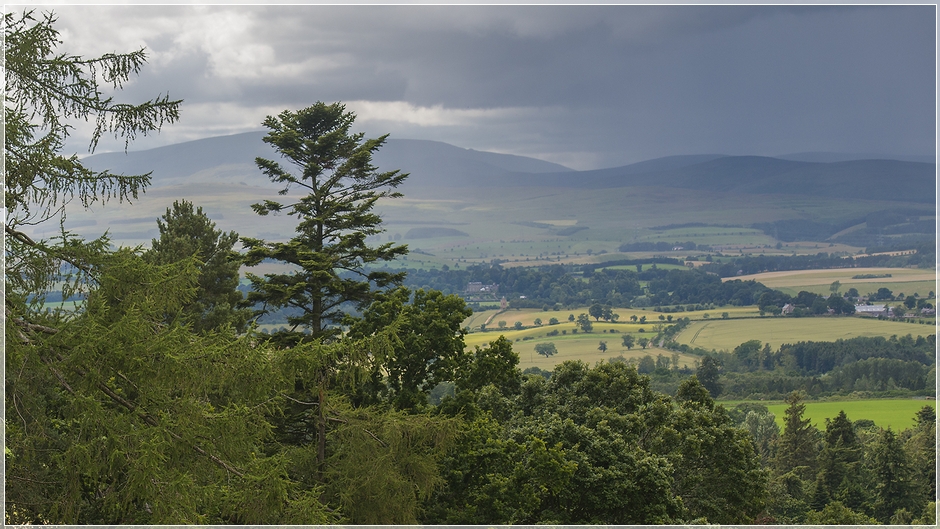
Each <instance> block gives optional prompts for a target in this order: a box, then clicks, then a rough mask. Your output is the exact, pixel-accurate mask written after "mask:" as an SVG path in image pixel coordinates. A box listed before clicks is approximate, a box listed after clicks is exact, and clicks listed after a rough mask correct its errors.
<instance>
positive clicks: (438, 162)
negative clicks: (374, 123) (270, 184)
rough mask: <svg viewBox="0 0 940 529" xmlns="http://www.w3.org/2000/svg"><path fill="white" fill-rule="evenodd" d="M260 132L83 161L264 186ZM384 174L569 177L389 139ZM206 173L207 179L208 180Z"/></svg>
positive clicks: (431, 179)
mask: <svg viewBox="0 0 940 529" xmlns="http://www.w3.org/2000/svg"><path fill="white" fill-rule="evenodd" d="M265 134H266V133H265V132H264V131H258V132H245V133H242V134H234V135H231V136H218V137H214V138H206V139H201V140H195V141H189V142H185V143H179V144H175V145H167V146H165V147H158V148H156V149H149V150H146V151H129V152H127V153H124V152H117V153H103V154H96V155H93V156H89V157H87V158H85V160H84V161H85V163H86V164H87V165H88V166H89V167H91V168H93V169H97V170H104V169H108V170H110V171H111V172H114V173H124V174H136V173H141V172H147V171H153V176H152V178H153V185H154V186H158V187H159V186H165V185H171V184H174V183H180V182H181V181H183V180H185V181H187V182H192V181H193V176H194V175H197V176H196V179H199V178H200V176H199V175H200V173H204V174H202V175H201V177H202V178H212V177H213V176H215V177H216V178H226V177H235V176H237V177H238V181H241V182H246V181H247V182H248V183H256V184H258V183H260V184H263V183H264V182H267V178H266V177H265V176H264V175H262V174H261V172H260V171H259V170H258V169H257V167H256V166H255V158H257V157H263V158H272V159H273V158H276V157H277V156H278V155H277V153H276V152H275V150H274V149H273V148H272V147H271V146H270V145H268V144H266V143H264V142H263V141H262V138H263V137H264V135H265ZM373 161H374V163H375V164H376V166H378V167H380V168H381V169H383V170H392V169H400V170H402V171H404V172H407V173H410V174H411V176H410V177H409V179H408V183H409V184H410V185H413V186H442V185H443V186H454V185H460V184H461V182H463V181H468V182H471V181H474V180H475V179H479V178H484V179H489V178H494V179H499V178H503V177H505V176H506V175H509V174H512V173H514V172H520V173H526V174H539V173H548V172H562V171H565V172H570V171H572V169H570V168H568V167H565V166H563V165H559V164H555V163H551V162H546V161H543V160H537V159H535V158H527V157H525V156H515V155H511V154H499V153H493V152H485V151H474V150H473V149H463V148H460V147H455V146H453V145H449V144H447V143H443V142H439V141H429V140H408V139H389V140H388V141H387V142H386V144H385V145H384V146H383V147H382V148H381V149H379V151H378V152H377V153H376V155H375V157H374V159H373ZM210 173H211V174H210Z"/></svg>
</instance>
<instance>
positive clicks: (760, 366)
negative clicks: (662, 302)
mask: <svg viewBox="0 0 940 529" xmlns="http://www.w3.org/2000/svg"><path fill="white" fill-rule="evenodd" d="M666 346H667V347H668V348H670V349H674V350H676V351H681V352H684V353H687V354H697V355H701V356H702V358H703V360H702V362H701V364H702V366H704V365H706V364H708V365H709V366H711V369H710V370H709V373H708V375H704V374H703V373H702V372H701V368H700V371H699V379H700V380H701V381H702V384H703V385H705V386H706V387H708V388H709V390H710V391H712V395H713V396H719V395H721V396H725V397H734V398H763V399H779V398H782V397H783V396H785V395H786V394H788V393H790V392H792V391H803V392H805V393H807V394H809V395H811V396H814V397H817V396H825V395H833V394H841V395H847V394H851V393H854V392H868V393H886V392H887V393H890V392H893V393H894V394H907V395H932V394H933V391H932V390H933V381H934V380H935V378H936V362H935V357H934V351H935V348H936V335H929V336H927V337H923V336H918V337H917V338H912V337H911V336H910V335H907V336H902V337H900V338H898V337H897V336H892V337H891V338H884V337H880V336H879V337H871V338H867V337H858V338H851V339H847V340H836V341H834V342H797V343H795V344H783V345H781V346H780V347H779V348H777V349H776V350H774V349H772V348H771V347H770V344H766V343H764V344H762V343H761V342H760V341H759V340H749V341H746V342H744V343H742V344H740V345H738V346H737V347H735V348H734V350H733V351H731V352H727V351H718V352H716V351H706V350H704V349H701V348H693V347H690V346H688V345H685V344H676V343H675V342H674V341H669V340H667V342H666Z"/></svg>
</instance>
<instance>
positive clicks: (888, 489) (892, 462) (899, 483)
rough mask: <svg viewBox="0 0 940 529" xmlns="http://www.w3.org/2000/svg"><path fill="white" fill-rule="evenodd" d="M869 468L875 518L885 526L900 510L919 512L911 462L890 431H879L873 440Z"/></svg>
mask: <svg viewBox="0 0 940 529" xmlns="http://www.w3.org/2000/svg"><path fill="white" fill-rule="evenodd" d="M868 466H869V468H870V470H871V472H872V475H873V477H874V483H873V485H874V487H873V489H874V497H875V501H874V510H875V518H877V519H878V520H879V521H880V522H882V523H888V522H889V521H890V520H891V517H892V516H893V515H894V514H895V513H896V512H897V511H898V510H900V509H908V510H916V511H917V512H920V510H921V509H922V508H923V507H922V503H925V502H922V501H921V498H919V497H918V495H917V494H916V493H915V492H916V490H915V484H914V481H913V479H912V478H913V477H914V475H913V474H914V472H913V469H912V468H911V464H910V460H909V458H908V456H907V453H906V452H905V451H904V446H903V444H902V443H901V440H900V439H898V437H897V436H896V435H895V434H894V432H893V431H891V428H888V429H887V430H882V431H881V433H880V434H879V436H878V438H877V439H876V440H875V443H874V446H873V447H872V450H871V454H870V455H869V458H868ZM918 507H920V508H918Z"/></svg>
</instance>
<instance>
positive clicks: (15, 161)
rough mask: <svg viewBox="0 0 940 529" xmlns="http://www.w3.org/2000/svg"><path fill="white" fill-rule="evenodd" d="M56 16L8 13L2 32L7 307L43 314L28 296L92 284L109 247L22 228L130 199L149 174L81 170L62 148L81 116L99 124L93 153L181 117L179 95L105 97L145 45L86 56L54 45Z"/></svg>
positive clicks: (139, 62)
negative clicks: (132, 99) (135, 100)
mask: <svg viewBox="0 0 940 529" xmlns="http://www.w3.org/2000/svg"><path fill="white" fill-rule="evenodd" d="M55 21H56V19H55V16H54V15H53V14H52V13H43V14H37V13H36V12H34V11H25V12H23V13H21V14H15V13H6V14H4V16H3V27H4V30H3V32H4V33H3V36H4V64H3V66H4V74H5V76H4V80H5V86H4V144H3V147H4V152H3V158H4V168H3V170H4V206H5V207H6V218H5V222H4V235H5V239H4V250H5V255H6V262H5V270H4V272H5V276H4V277H5V287H6V291H5V294H6V300H7V303H6V308H5V310H6V313H7V315H8V316H10V315H15V316H16V317H24V318H27V319H31V318H38V317H40V316H38V314H39V313H41V312H44V311H35V310H31V309H30V308H29V307H28V305H27V303H26V302H27V300H34V301H41V300H42V299H43V296H44V294H45V293H46V292H47V291H48V290H49V289H50V288H51V287H52V286H53V285H56V284H59V283H62V282H64V283H65V285H64V287H63V294H64V297H66V298H67V297H68V296H69V295H70V294H71V293H73V291H74V290H76V289H79V290H83V289H85V288H86V287H87V283H88V281H93V279H92V276H93V270H94V268H95V266H96V256H99V255H101V254H102V253H103V252H104V251H105V250H106V249H107V248H108V240H107V238H106V237H101V238H98V239H96V240H93V241H85V240H83V239H82V238H80V237H77V236H75V235H74V234H72V233H69V232H67V231H65V230H64V228H63V229H62V231H61V232H60V233H59V235H58V236H56V237H54V238H53V239H51V240H34V239H33V238H31V237H30V236H29V235H28V234H27V233H26V227H28V226H35V225H37V224H42V223H45V222H47V221H51V222H58V223H59V224H60V226H61V225H64V222H65V212H66V211H65V206H66V205H67V204H69V203H71V202H73V201H74V202H77V203H78V204H80V205H81V206H84V207H87V206H89V205H91V204H93V203H104V202H106V201H107V200H109V199H117V200H121V201H123V200H131V199H136V198H137V196H138V194H139V193H141V192H142V191H143V190H144V188H145V187H146V186H147V185H148V184H149V182H150V177H149V174H143V175H116V174H112V173H110V172H108V171H104V172H95V171H92V170H91V169H88V168H87V167H85V166H84V165H83V164H82V162H81V160H79V158H78V155H77V154H73V155H66V154H63V153H62V152H61V150H62V149H63V148H64V146H65V143H66V140H67V139H68V137H69V135H70V133H71V131H72V129H73V128H74V124H75V122H81V121H93V122H94V128H93V130H92V138H91V142H90V144H89V151H91V152H94V149H95V148H96V146H97V144H98V140H99V139H100V138H101V137H102V136H103V135H106V134H114V135H115V137H118V138H124V139H125V140H126V141H127V142H130V141H132V140H133V139H134V138H135V137H136V136H137V135H147V134H151V133H154V132H157V131H159V130H160V128H161V126H162V125H163V124H165V123H173V122H175V121H176V120H177V119H179V106H180V103H181V101H179V100H171V99H170V98H169V96H159V97H156V98H154V99H152V100H149V101H145V102H143V103H139V104H128V103H121V102H118V101H115V100H114V98H113V97H105V95H104V94H103V93H102V90H103V87H101V86H100V85H99V82H101V81H103V82H104V83H105V84H107V85H111V87H113V88H115V89H117V88H121V87H122V86H123V84H124V83H125V82H128V81H129V80H130V79H131V77H132V76H134V75H136V74H137V73H138V72H139V71H140V69H141V68H142V66H143V65H144V64H145V63H146V53H145V52H144V50H143V49H140V50H137V51H134V52H131V53H121V54H110V53H109V54H106V55H103V56H101V57H93V58H85V57H78V56H74V55H69V54H67V53H62V52H60V51H58V47H59V45H60V44H61V42H60V40H59V32H58V30H56V28H55V26H54V24H55Z"/></svg>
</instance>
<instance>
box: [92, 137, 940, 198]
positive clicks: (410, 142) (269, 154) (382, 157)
mask: <svg viewBox="0 0 940 529" xmlns="http://www.w3.org/2000/svg"><path fill="white" fill-rule="evenodd" d="M264 135H265V132H264V131H254V132H246V133H241V134H234V135H229V136H216V137H212V138H204V139H200V140H194V141H190V142H184V143H179V144H174V145H168V146H164V147H158V148H155V149H149V150H144V151H130V152H127V153H103V154H97V155H93V156H89V157H88V158H85V160H84V161H85V163H86V164H87V165H88V166H89V167H91V168H93V169H96V170H104V169H109V170H111V171H112V172H116V173H126V174H133V173H144V172H147V171H153V175H152V179H153V183H152V186H153V187H165V186H169V185H179V184H185V183H192V182H196V181H202V182H211V183H222V182H231V183H236V182H237V183H242V184H245V185H257V186H264V185H270V184H269V183H268V182H267V179H266V177H264V175H262V174H261V172H260V171H258V169H257V168H256V166H255V163H254V159H255V157H259V156H260V157H265V158H272V159H277V157H278V156H279V155H278V154H277V153H276V151H275V150H274V149H273V148H272V147H271V146H270V145H268V144H266V143H264V142H263V141H262V138H263V137H264ZM804 154H807V153H804ZM809 154H813V153H809ZM823 154H827V153H815V155H819V156H821V155H823ZM828 155H832V156H830V157H831V158H833V159H839V160H840V161H832V162H814V161H804V160H788V159H784V158H778V157H771V156H732V155H723V154H698V155H676V156H666V157H661V158H654V159H651V160H644V161H642V162H637V163H633V164H629V165H624V166H620V167H611V168H604V169H593V170H586V171H576V170H573V169H570V168H568V167H565V166H563V165H560V164H555V163H551V162H546V161H544V160H539V159H536V158H530V157H525V156H517V155H510V154H501V153H494V152H488V151H476V150H472V149H464V148H461V147H457V146H454V145H450V144H447V143H444V142H439V141H433V140H414V139H389V140H387V142H386V144H385V145H384V146H383V147H382V148H381V149H380V150H379V151H378V152H376V153H375V155H374V158H373V163H374V164H375V165H376V166H377V167H379V168H380V169H381V170H385V171H387V170H393V169H399V170H401V171H402V172H406V173H409V174H410V176H409V178H408V180H406V184H405V185H407V186H408V188H410V189H415V190H417V189H419V188H421V189H425V190H427V189H428V188H471V187H473V188H479V187H494V188H499V187H505V186H512V187H553V188H585V189H608V188H620V187H666V188H682V189H700V190H709V191H720V192H727V193H738V194H764V195H767V194H770V195H773V194H789V195H809V196H817V197H836V196H838V197H840V198H855V199H879V200H900V201H909V202H921V203H925V202H933V201H934V200H935V196H936V166H935V164H933V163H925V162H917V161H902V160H893V159H861V160H855V159H851V160H845V159H843V158H845V157H847V156H850V155H840V154H837V153H828ZM794 156H795V157H799V156H798V155H791V157H794ZM817 157H818V156H817Z"/></svg>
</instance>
